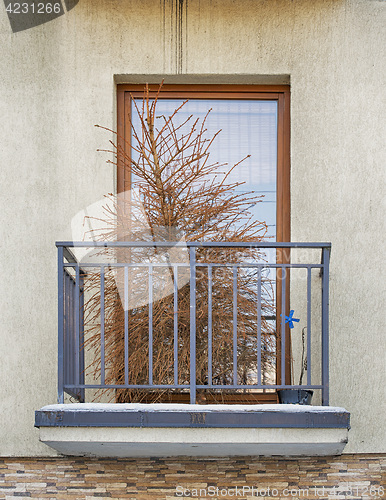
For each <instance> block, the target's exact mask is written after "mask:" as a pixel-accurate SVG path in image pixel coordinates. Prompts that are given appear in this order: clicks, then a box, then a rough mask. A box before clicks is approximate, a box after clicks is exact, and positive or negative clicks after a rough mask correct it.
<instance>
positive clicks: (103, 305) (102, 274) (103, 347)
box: [100, 265, 105, 385]
mask: <svg viewBox="0 0 386 500" xmlns="http://www.w3.org/2000/svg"><path fill="white" fill-rule="evenodd" d="M100 297H101V299H100V300H101V308H100V310H101V385H105V266H103V265H102V266H101V293H100Z"/></svg>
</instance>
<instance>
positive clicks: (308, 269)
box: [302, 267, 312, 385]
mask: <svg viewBox="0 0 386 500" xmlns="http://www.w3.org/2000/svg"><path fill="white" fill-rule="evenodd" d="M311 271H312V268H311V267H308V268H307V385H311V300H312V299H311ZM302 368H303V367H302Z"/></svg>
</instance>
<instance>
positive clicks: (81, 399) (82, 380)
mask: <svg viewBox="0 0 386 500" xmlns="http://www.w3.org/2000/svg"><path fill="white" fill-rule="evenodd" d="M85 276H86V275H85V273H84V272H83V270H81V272H80V275H79V280H80V292H81V294H80V317H79V322H80V323H79V338H80V346H81V356H80V360H79V372H80V380H79V382H80V384H81V385H84V383H85V359H84V278H85ZM79 354H80V353H79ZM77 396H78V400H79V402H80V403H84V400H85V390H84V389H79V391H78V393H77Z"/></svg>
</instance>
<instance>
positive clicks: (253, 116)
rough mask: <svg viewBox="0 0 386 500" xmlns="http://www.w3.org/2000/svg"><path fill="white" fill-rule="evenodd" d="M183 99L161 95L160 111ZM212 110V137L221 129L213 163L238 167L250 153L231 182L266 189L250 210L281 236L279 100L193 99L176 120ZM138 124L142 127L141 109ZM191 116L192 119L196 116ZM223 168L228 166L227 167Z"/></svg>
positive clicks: (209, 129)
mask: <svg viewBox="0 0 386 500" xmlns="http://www.w3.org/2000/svg"><path fill="white" fill-rule="evenodd" d="M182 102H183V100H178V99H160V100H159V101H158V103H157V110H158V112H157V115H158V116H162V115H164V116H166V117H168V116H170V114H171V113H172V112H173V111H174V110H175V109H176V108H177V107H178V106H179V105H181V104H182ZM209 109H211V110H212V111H211V112H210V114H209V117H208V118H207V121H206V129H207V134H208V137H211V136H213V135H214V134H215V133H216V132H217V131H218V130H220V129H221V132H220V134H219V135H218V136H217V138H216V140H215V141H214V143H213V145H212V147H211V155H210V163H215V162H219V163H220V164H222V163H227V164H228V166H229V167H232V166H233V165H234V164H235V163H237V162H239V161H240V160H241V159H242V158H244V157H245V156H247V155H250V158H247V159H246V160H245V161H244V162H242V163H241V164H240V165H239V166H238V167H237V168H236V169H235V170H234V171H233V172H232V173H231V175H230V176H229V177H228V180H229V182H240V181H241V182H244V184H242V185H241V186H239V188H238V190H239V191H243V192H249V191H254V192H256V193H257V194H258V195H263V196H264V197H263V199H262V202H260V203H257V204H256V205H255V206H254V207H251V208H250V211H251V212H252V213H253V214H254V216H255V217H256V218H257V219H258V220H261V221H265V222H266V223H267V225H268V234H267V235H266V237H270V238H271V241H275V240H276V171H277V168H276V165H277V102H276V101H257V100H219V99H218V100H212V99H191V100H189V101H188V102H187V103H186V104H185V106H184V107H183V108H182V109H181V110H180V111H179V112H178V114H177V115H176V117H175V120H174V123H175V124H176V125H179V124H181V123H183V122H184V121H185V120H186V119H187V118H188V117H189V116H190V115H193V118H192V120H194V119H196V118H200V120H202V119H203V118H204V117H205V115H206V113H207V112H208V110H209ZM132 116H133V125H134V127H135V128H138V127H139V121H138V117H137V116H136V112H135V110H133V113H132ZM192 120H191V121H192ZM220 171H221V172H223V171H226V168H225V169H224V167H221V168H220Z"/></svg>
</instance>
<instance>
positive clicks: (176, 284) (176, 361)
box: [173, 266, 178, 385]
mask: <svg viewBox="0 0 386 500" xmlns="http://www.w3.org/2000/svg"><path fill="white" fill-rule="evenodd" d="M173 276H174V385H178V267H177V266H173Z"/></svg>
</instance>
